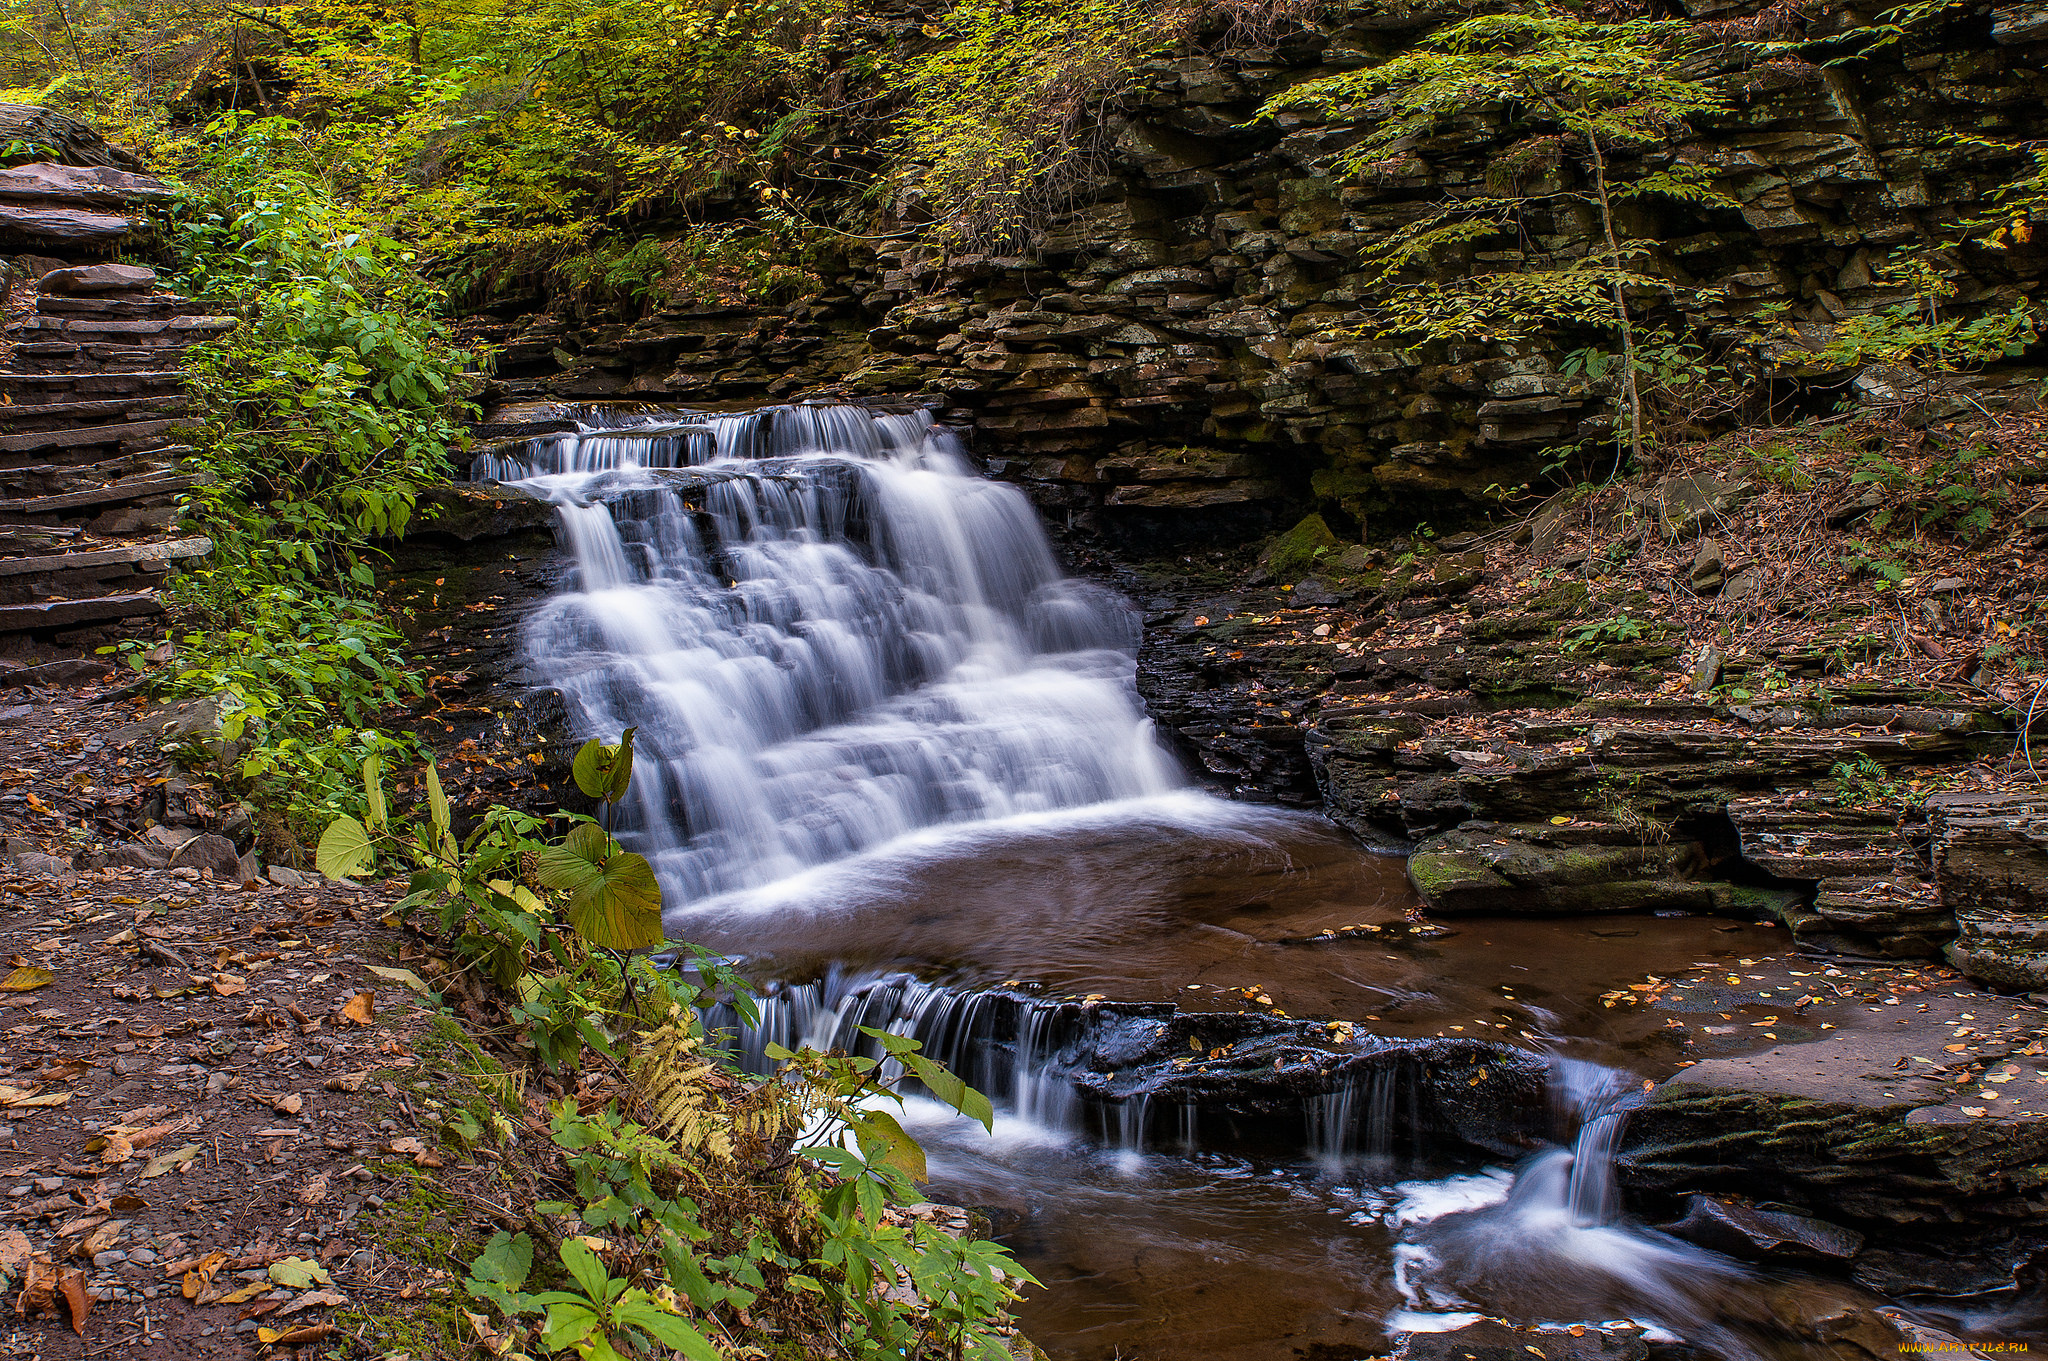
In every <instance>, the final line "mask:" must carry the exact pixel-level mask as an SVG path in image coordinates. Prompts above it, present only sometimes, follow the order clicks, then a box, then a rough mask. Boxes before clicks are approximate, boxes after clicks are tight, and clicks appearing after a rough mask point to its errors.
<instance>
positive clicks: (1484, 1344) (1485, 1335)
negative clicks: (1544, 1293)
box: [1392, 1318, 1650, 1361]
mask: <svg viewBox="0 0 2048 1361" xmlns="http://www.w3.org/2000/svg"><path fill="white" fill-rule="evenodd" d="M1400 1338H1401V1341H1400V1345H1399V1346H1397V1347H1395V1348H1394V1351H1393V1357H1392V1361H1530V1358H1531V1357H1541V1358H1542V1361H1646V1358H1647V1357H1648V1356H1649V1355H1650V1346H1649V1344H1648V1343H1647V1342H1646V1341H1645V1340H1644V1338H1643V1330H1642V1329H1641V1328H1638V1327H1637V1326H1636V1325H1634V1324H1632V1323H1605V1324H1598V1325H1591V1324H1576V1325H1573V1326H1572V1327H1569V1328H1559V1327H1536V1328H1531V1327H1518V1326H1517V1325H1515V1324H1512V1323H1503V1322H1501V1321H1500V1320H1499V1319H1491V1318H1487V1319H1481V1320H1479V1321H1478V1322H1477V1323H1468V1324H1466V1325H1465V1326H1464V1327H1462V1328H1453V1329H1451V1330H1449V1331H1447V1332H1441V1333H1403V1334H1401V1335H1400Z"/></svg>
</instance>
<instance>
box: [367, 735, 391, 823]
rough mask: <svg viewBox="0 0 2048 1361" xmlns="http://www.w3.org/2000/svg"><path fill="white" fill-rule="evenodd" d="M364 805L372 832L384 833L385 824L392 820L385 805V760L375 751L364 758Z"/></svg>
mask: <svg viewBox="0 0 2048 1361" xmlns="http://www.w3.org/2000/svg"><path fill="white" fill-rule="evenodd" d="M363 804H364V808H365V810H366V811H367V813H368V817H369V822H368V826H369V828H370V830H371V831H373V832H381V831H383V830H384V824H385V823H386V822H387V821H388V820H389V819H390V812H389V810H388V809H387V808H386V806H385V803H384V758H383V757H381V756H379V755H378V754H377V753H376V752H374V751H373V752H371V753H370V754H369V755H368V756H365V757H364V758H363Z"/></svg>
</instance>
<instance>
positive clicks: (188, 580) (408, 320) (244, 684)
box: [156, 117, 475, 850]
mask: <svg viewBox="0 0 2048 1361" xmlns="http://www.w3.org/2000/svg"><path fill="white" fill-rule="evenodd" d="M301 131H302V130H301V129H300V128H298V127H296V126H295V125H293V124H290V123H287V122H285V121H284V120H281V119H263V120H255V121H251V120H245V119H239V118H234V117H230V118H225V119H221V120H219V121H217V122H215V123H214V124H212V125H210V126H209V127H208V129H207V132H206V140H205V145H204V147H203V148H202V150H201V151H200V152H199V154H198V155H197V157H196V158H195V160H194V161H193V163H192V166H191V168H190V171H189V175H188V178H187V179H186V181H185V183H184V184H183V186H182V188H181V190H180V194H179V197H178V200H177V202H176V203H175V204H174V205H173V207H172V209H171V211H170V214H169V220H168V222H167V224H166V236H167V239H168V242H169V246H170V249H171V252H172V254H173V256H174V258H175V259H176V261H177V265H178V270H179V273H180V275H181V276H182V277H181V279H180V282H181V283H182V285H183V286H184V287H185V288H186V289H187V290H188V291H191V292H193V293H197V294H202V295H207V296H210V297H211V298H212V299H213V300H215V302H216V303H217V304H220V305H223V306H224V307H225V308H226V309H227V310H228V311H230V312H231V313H232V314H233V315H234V317H235V318H236V320H237V322H238V323H239V324H238V326H237V329H236V330H235V331H234V332H233V333H232V334H230V335H229V336H227V337H225V338H224V339H221V340H219V341H216V342H214V343H211V344H207V345H202V346H198V347H196V348H195V349H194V350H193V351H191V352H190V355H189V358H188V364H189V367H190V372H191V390H192V405H193V411H194V414H193V417H192V424H191V427H190V436H189V437H190V440H191V444H192V449H193V453H192V455H191V462H192V465H193V466H194V467H196V469H197V470H199V471H200V472H201V473H203V474H204V479H205V480H204V484H203V485H202V486H201V487H200V488H199V489H198V490H197V491H195V492H194V493H192V494H191V496H190V497H189V498H188V501H187V504H186V505H185V507H184V515H185V518H186V521H187V523H188V524H190V525H192V526H193V527H194V528H196V529H199V530H202V531H204V532H205V533H206V534H207V535H208V536H209V537H210V538H211V539H212V540H213V543H214V551H213V554H212V556H211V557H210V558H209V559H208V560H207V562H206V564H205V565H204V566H203V567H201V568H198V569H196V570H192V571H188V572H185V573H182V574H180V575H179V576H177V577H176V578H174V579H173V581H172V584H171V586H170V588H169V591H168V594H169V597H170V600H171V602H172V604H173V605H174V607H175V608H176V610H177V613H178V615H179V616H180V619H181V627H180V628H178V629H175V630H173V634H172V636H173V637H174V638H175V639H176V650H177V654H178V661H177V664H176V665H175V666H174V667H171V668H168V669H166V670H165V671H163V672H160V673H159V674H158V675H157V677H156V680H157V685H158V689H159V690H160V692H162V693H166V694H169V695H172V696H192V697H204V696H211V697H214V699H215V702H216V703H217V705H218V707H219V710H220V725H219V738H220V743H212V742H210V741H209V742H208V743H203V744H201V745H202V746H204V747H206V748H207V750H208V751H209V752H210V753H211V754H213V755H214V756H216V757H217V758H219V767H218V774H219V775H220V777H221V778H222V780H223V782H224V783H225V785H226V786H227V788H228V789H229V790H230V791H231V792H234V793H236V794H239V795H241V796H243V797H246V798H248V799H249V800H251V801H252V802H254V803H256V804H257V805H259V806H262V807H269V808H275V809H277V810H279V811H280V812H282V813H284V814H285V816H286V818H287V821H288V824H289V826H290V827H291V828H292V830H294V831H296V832H298V833H300V834H310V833H311V832H312V831H314V830H316V829H318V828H319V827H320V826H321V825H322V824H324V823H325V822H326V821H327V820H328V819H329V818H330V817H332V816H333V814H335V813H336V812H341V811H355V810H356V808H357V805H356V804H355V802H354V782H353V780H352V778H351V776H352V775H353V772H354V770H355V768H356V766H357V765H358V764H359V763H360V761H361V760H362V758H363V757H364V756H365V755H369V754H372V753H375V752H379V751H383V750H386V749H390V748H393V747H398V748H401V749H403V748H406V747H408V746H409V741H400V740H398V739H394V738H390V737H385V736H381V735H379V734H377V733H375V732H372V731H369V729H372V728H373V727H375V726H376V725H377V724H378V723H379V722H380V721H381V720H384V719H385V718H386V716H388V715H389V714H390V713H392V712H393V711H395V710H396V709H398V708H399V707H400V706H402V705H404V704H406V703H408V702H410V701H412V700H414V699H417V698H419V697H420V696H421V695H422V694H424V693H425V687H424V685H423V684H422V682H421V680H420V679H419V677H418V676H417V675H416V674H415V673H414V672H413V670H412V669H411V666H410V664H409V663H408V661H407V659H406V657H405V655H404V653H403V650H402V647H401V640H400V635H399V633H398V630H397V628H396V626H395V624H394V622H393V621H392V620H390V619H389V618H387V617H385V616H384V614H383V613H382V612H381V611H380V610H379V608H378V607H377V605H376V604H375V603H374V601H373V600H372V599H371V598H370V596H369V590H370V588H371V587H372V586H373V585H374V582H375V575H374V571H373V566H372V564H373V560H374V557H375V553H374V550H373V547H372V541H373V540H374V539H376V538H377V537H380V536H386V535H393V534H397V533H400V532H402V531H403V530H404V529H405V527H406V525H407V524H408V523H409V522H410V521H411V519H412V515H413V508H414V505H415V503H416V500H417V497H418V494H419V491H420V489H421V488H422V487H424V486H426V485H428V484H431V483H433V482H436V481H439V480H441V479H443V478H444V477H445V476H446V475H447V472H448V469H449V466H450V459H451V451H452V450H453V448H455V447H456V446H457V444H458V443H459V442H460V440H461V438H462V435H461V424H460V418H461V416H462V414H463V410H464V408H463V406H462V404H461V402H460V401H459V399H458V396H457V394H458V393H459V392H460V391H461V389H462V387H463V385H464V383H465V381H466V380H465V378H464V371H465V370H466V369H467V368H468V367H470V366H471V365H472V364H473V363H474V362H475V361H474V357H473V356H471V355H469V354H466V353H464V352H462V351H460V350H458V349H456V348H455V347H454V346H453V345H452V344H451V342H450V340H449V337H448V334H447V332H446V330H445V329H444V328H443V327H442V325H441V323H440V322H439V321H437V320H436V319H435V316H434V311H435V308H436V306H437V303H438V295H437V293H436V292H435V290H434V289H433V288H432V287H431V286H430V285H429V284H428V283H427V282H426V281H425V279H424V278H422V277H421V276H420V275H419V273H418V272H417V271H416V270H415V268H414V266H413V262H412V258H411V255H410V253H409V252H408V251H407V250H406V248H405V247H404V246H402V245H401V244H400V243H399V242H398V241H396V240H394V239H392V238H389V237H386V236H383V235H381V234H379V233H378V232H376V231H375V230H374V229H372V228H371V227H370V226H369V225H368V224H367V223H366V222H364V221H363V220H362V219H361V217H360V216H359V215H358V214H356V213H355V212H353V211H352V210H350V209H348V208H347V207H345V206H344V205H342V204H341V203H340V202H339V201H337V200H336V199H335V198H334V197H333V195H332V194H331V193H330V192H329V190H328V189H327V187H326V185H325V183H324V182H323V181H322V180H321V179H320V178H319V177H318V176H317V175H315V174H314V173H313V172H312V171H311V170H310V169H309V168H308V167H307V164H306V161H305V149H304V147H303V145H302V143H301V140H300V134H301ZM221 743H226V744H235V747H236V748H237V749H238V754H236V755H235V756H233V757H232V758H229V757H228V756H227V755H226V752H227V751H228V748H227V747H225V746H222V745H221ZM273 849H274V850H275V849H276V848H273Z"/></svg>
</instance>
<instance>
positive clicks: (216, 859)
mask: <svg viewBox="0 0 2048 1361" xmlns="http://www.w3.org/2000/svg"><path fill="white" fill-rule="evenodd" d="M171 868H173V869H195V870H202V871H204V872H205V873H207V874H211V875H212V876H213V877H214V878H216V879H225V880H227V881H228V882H230V883H235V884H239V883H241V882H242V855H241V852H239V851H237V850H236V849H235V843H234V842H232V841H230V840H228V839H227V838H226V837H224V836H214V835H213V834H212V833H207V834H206V835H203V836H196V837H194V838H192V839H191V840H190V841H188V842H186V843H185V844H184V845H182V846H180V847H178V849H177V850H175V851H173V852H171Z"/></svg>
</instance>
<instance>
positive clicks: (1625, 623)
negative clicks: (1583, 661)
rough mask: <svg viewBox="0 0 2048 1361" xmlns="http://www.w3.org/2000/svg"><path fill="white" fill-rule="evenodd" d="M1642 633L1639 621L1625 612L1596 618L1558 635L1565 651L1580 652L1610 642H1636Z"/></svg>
mask: <svg viewBox="0 0 2048 1361" xmlns="http://www.w3.org/2000/svg"><path fill="white" fill-rule="evenodd" d="M1643 634H1644V629H1643V626H1642V624H1641V623H1640V622H1638V621H1637V620H1636V619H1634V618H1632V617H1631V616H1629V615H1627V614H1617V615H1615V616H1614V617H1613V618H1611V619H1597V620H1594V621H1593V622H1592V623H1588V624H1579V625H1577V626H1575V627H1573V628H1569V629H1566V630H1564V632H1563V633H1562V634H1561V635H1560V636H1561V637H1563V639H1564V650H1565V651H1566V652H1581V651H1585V650H1587V649H1589V648H1597V647H1604V646H1606V645H1608V644H1610V643H1633V642H1638V641H1640V640H1641V639H1642V637H1643Z"/></svg>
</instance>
